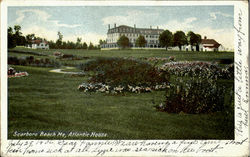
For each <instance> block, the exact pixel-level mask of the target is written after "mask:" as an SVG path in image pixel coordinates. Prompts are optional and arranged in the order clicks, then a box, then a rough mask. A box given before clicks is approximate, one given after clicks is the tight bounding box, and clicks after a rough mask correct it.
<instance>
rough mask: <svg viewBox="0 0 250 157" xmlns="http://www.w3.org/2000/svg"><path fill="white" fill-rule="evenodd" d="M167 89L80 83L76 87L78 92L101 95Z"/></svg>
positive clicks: (160, 86)
mask: <svg viewBox="0 0 250 157" xmlns="http://www.w3.org/2000/svg"><path fill="white" fill-rule="evenodd" d="M166 88H169V86H168V85H167V84H162V85H155V86H152V87H139V86H130V85H127V86H120V85H119V86H116V87H115V86H109V85H105V84H102V83H82V84H81V85H79V86H78V90H80V91H83V92H101V93H113V94H117V93H122V92H132V93H145V92H151V91H152V90H162V89H166Z"/></svg>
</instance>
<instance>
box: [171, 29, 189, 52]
mask: <svg viewBox="0 0 250 157" xmlns="http://www.w3.org/2000/svg"><path fill="white" fill-rule="evenodd" d="M173 42H174V46H178V47H179V49H180V51H181V46H183V45H185V44H187V37H186V35H185V33H184V32H183V31H177V32H175V33H174V36H173Z"/></svg>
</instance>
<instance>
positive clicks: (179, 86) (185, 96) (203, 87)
mask: <svg viewBox="0 0 250 157" xmlns="http://www.w3.org/2000/svg"><path fill="white" fill-rule="evenodd" d="M166 93H167V94H166V103H165V105H160V106H157V109H159V110H162V111H167V112H169V113H180V112H184V113H211V112H216V111H224V110H230V111H231V110H232V109H233V107H232V99H233V83H232V84H230V85H229V86H225V85H223V84H222V83H218V82H215V81H213V80H208V79H203V80H197V79H190V80H188V81H183V82H182V81H179V82H178V83H175V84H171V85H170V88H169V89H168V88H167V92H166Z"/></svg>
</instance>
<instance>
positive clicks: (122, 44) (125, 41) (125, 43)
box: [117, 35, 129, 48]
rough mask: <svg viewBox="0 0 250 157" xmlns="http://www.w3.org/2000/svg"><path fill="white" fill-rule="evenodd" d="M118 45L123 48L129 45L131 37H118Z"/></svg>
mask: <svg viewBox="0 0 250 157" xmlns="http://www.w3.org/2000/svg"><path fill="white" fill-rule="evenodd" d="M117 45H118V46H119V47H121V48H127V47H129V39H128V38H127V37H126V36H125V35H123V36H121V37H120V38H119V39H118V41H117Z"/></svg>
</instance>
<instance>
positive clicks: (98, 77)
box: [80, 58, 168, 87]
mask: <svg viewBox="0 0 250 157" xmlns="http://www.w3.org/2000/svg"><path fill="white" fill-rule="evenodd" d="M80 68H81V69H82V70H84V71H92V72H94V74H93V75H92V77H91V79H90V80H89V82H90V83H103V84H106V85H111V86H119V85H121V86H127V85H131V86H144V87H145V86H147V87H150V86H153V85H157V84H161V83H166V82H167V81H168V80H167V79H166V78H165V77H164V75H162V73H161V72H160V70H159V69H158V68H156V67H154V66H152V65H151V64H148V63H146V62H142V61H138V60H135V59H124V58H97V59H95V60H92V61H89V62H87V63H85V64H81V65H80Z"/></svg>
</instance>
